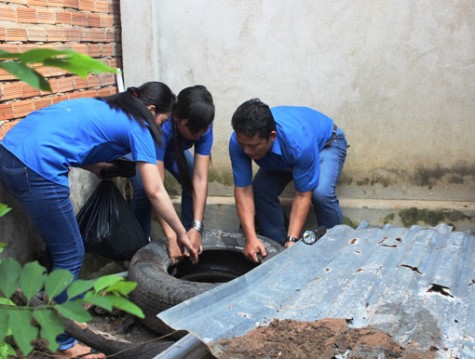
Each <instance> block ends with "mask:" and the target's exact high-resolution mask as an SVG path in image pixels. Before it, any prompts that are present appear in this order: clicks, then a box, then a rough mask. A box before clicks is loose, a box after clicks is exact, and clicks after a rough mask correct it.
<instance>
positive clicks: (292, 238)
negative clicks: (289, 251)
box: [287, 236, 300, 243]
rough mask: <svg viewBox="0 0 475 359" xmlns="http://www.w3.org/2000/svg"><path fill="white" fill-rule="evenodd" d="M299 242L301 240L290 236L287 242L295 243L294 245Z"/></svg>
mask: <svg viewBox="0 0 475 359" xmlns="http://www.w3.org/2000/svg"><path fill="white" fill-rule="evenodd" d="M298 241H300V238H297V237H293V236H288V237H287V242H294V243H297V242H298Z"/></svg>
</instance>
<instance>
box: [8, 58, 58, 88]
mask: <svg viewBox="0 0 475 359" xmlns="http://www.w3.org/2000/svg"><path fill="white" fill-rule="evenodd" d="M0 68H3V69H4V70H6V71H8V72H9V73H11V74H12V75H13V76H15V77H16V78H18V79H19V80H21V81H23V82H26V83H27V84H28V85H30V86H31V87H34V88H36V89H40V90H44V91H49V92H51V86H50V85H49V82H48V81H46V79H45V78H44V77H43V76H42V75H41V74H40V73H39V72H37V71H35V70H33V69H32V68H30V67H28V66H26V65H25V64H23V63H21V62H18V61H12V60H8V61H2V62H0Z"/></svg>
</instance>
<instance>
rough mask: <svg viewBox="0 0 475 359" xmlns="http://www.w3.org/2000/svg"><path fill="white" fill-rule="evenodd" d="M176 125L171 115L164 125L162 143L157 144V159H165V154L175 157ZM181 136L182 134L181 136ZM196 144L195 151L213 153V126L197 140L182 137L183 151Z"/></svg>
mask: <svg viewBox="0 0 475 359" xmlns="http://www.w3.org/2000/svg"><path fill="white" fill-rule="evenodd" d="M174 131H175V130H174V126H173V118H172V117H170V118H169V119H168V121H166V122H165V123H164V124H163V125H162V132H163V136H162V143H161V145H160V146H158V145H157V146H156V152H157V160H158V161H162V162H163V161H164V159H165V155H166V156H167V157H170V158H174V157H173V156H174V154H175V147H174V138H173V133H174ZM180 137H181V136H180ZM193 146H195V153H197V154H199V155H202V156H209V155H210V154H211V147H213V126H209V127H208V129H207V130H206V132H205V133H204V134H203V135H202V136H201V137H200V138H199V139H198V140H196V141H194V142H193V141H189V140H187V139H185V138H183V137H181V146H180V148H182V149H183V151H186V150H188V149H190V148H191V147H193Z"/></svg>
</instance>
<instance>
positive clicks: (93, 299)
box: [83, 293, 112, 312]
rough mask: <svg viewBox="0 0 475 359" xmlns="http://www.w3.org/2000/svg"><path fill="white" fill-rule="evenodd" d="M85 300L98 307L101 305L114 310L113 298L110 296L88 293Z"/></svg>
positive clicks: (108, 309)
mask: <svg viewBox="0 0 475 359" xmlns="http://www.w3.org/2000/svg"><path fill="white" fill-rule="evenodd" d="M83 301H84V302H86V303H89V304H92V305H95V306H97V307H101V308H103V309H105V310H107V311H109V312H110V311H112V300H111V298H110V296H103V295H97V294H94V293H87V294H86V295H85V296H84V298H83Z"/></svg>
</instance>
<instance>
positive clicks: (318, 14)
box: [121, 0, 475, 200]
mask: <svg viewBox="0 0 475 359" xmlns="http://www.w3.org/2000/svg"><path fill="white" fill-rule="evenodd" d="M132 9H133V11H132ZM121 10H122V27H123V28H122V32H123V34H124V38H123V54H124V73H125V81H126V86H130V85H136V84H140V83H141V82H144V81H148V80H152V79H153V80H157V79H158V80H161V81H163V82H165V83H167V84H168V85H169V86H170V87H171V88H172V89H174V91H175V92H177V93H178V92H179V91H180V89H182V88H183V87H186V86H189V85H192V84H198V83H200V84H204V85H205V86H207V87H208V89H209V90H210V91H211V92H212V94H213V96H214V100H215V104H216V108H217V111H216V121H215V133H216V136H215V138H216V142H215V147H214V150H213V161H214V165H213V166H214V168H218V169H219V170H221V171H229V170H230V164H229V160H228V157H227V143H228V139H229V136H230V134H231V131H232V130H231V126H230V119H231V116H232V113H233V112H234V110H235V108H236V107H237V106H238V105H239V104H240V103H242V102H243V101H245V100H247V99H249V98H252V97H259V98H261V99H262V100H263V101H265V102H267V103H268V104H269V105H271V106H274V105H306V106H311V107H314V108H316V109H319V110H320V111H322V112H324V113H326V114H327V115H329V116H330V117H333V118H334V119H335V121H336V123H337V124H338V125H340V126H341V127H343V129H344V130H345V132H346V134H347V137H348V140H349V143H350V145H351V147H350V149H349V153H348V158H347V163H346V164H345V169H344V175H345V176H346V177H347V178H349V179H350V180H349V181H348V183H352V184H353V185H354V184H355V183H356V182H357V181H361V180H362V179H364V178H368V177H369V178H370V179H371V176H373V177H374V176H375V173H377V176H383V177H384V176H386V177H390V180H391V181H396V182H398V181H399V183H397V185H398V186H399V187H401V186H404V185H406V184H407V183H406V184H405V183H404V181H407V178H408V177H410V176H413V175H417V174H418V173H419V172H421V169H422V170H427V173H425V174H424V173H422V174H421V173H419V174H421V175H422V176H423V175H427V176H438V175H440V173H439V174H437V173H438V170H440V171H441V172H442V175H444V176H446V177H447V175H451V174H453V173H455V172H456V171H459V172H460V174H461V176H462V177H464V174H465V177H464V178H465V183H464V186H465V187H464V189H462V195H461V196H462V199H463V197H464V196H467V199H468V198H469V197H470V198H472V200H475V195H474V194H473V193H475V190H474V189H475V187H474V183H473V181H474V180H473V174H474V173H475V141H474V135H473V134H474V133H475V118H474V113H475V47H474V43H475V41H474V34H475V21H473V19H474V18H475V2H473V1H463V0H454V1H450V2H448V1H446V0H424V1H413V0H402V1H374V0H359V1H354V0H340V1H323V0H301V1H283V0H246V1H232V0H220V1H215V0H180V1H173V0H160V1H153V0H141V1H140V2H137V1H133V0H121ZM125 10H127V11H125ZM144 19H145V20H144ZM147 19H150V21H151V22H150V23H149V22H148V20H147ZM141 54H143V56H141ZM155 56H156V57H155ZM440 171H439V172H440ZM467 173H468V176H467ZM467 178H468V179H470V178H472V182H471V183H467ZM373 179H374V178H373ZM351 180H353V181H351ZM436 180H438V178H436Z"/></svg>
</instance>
